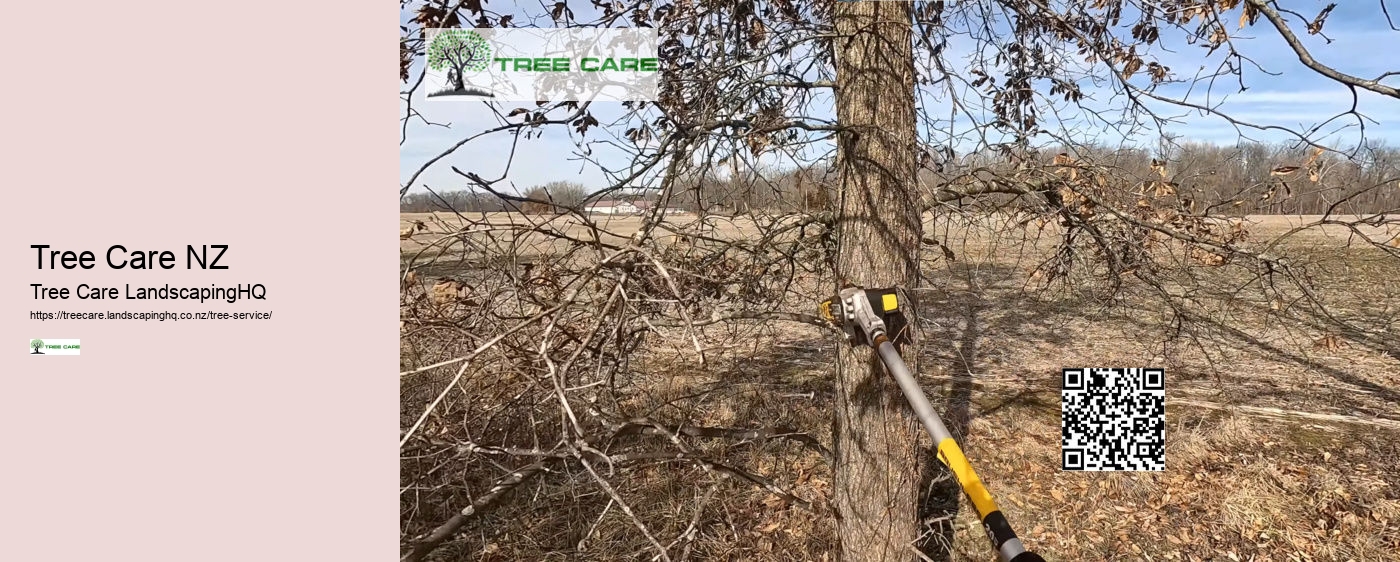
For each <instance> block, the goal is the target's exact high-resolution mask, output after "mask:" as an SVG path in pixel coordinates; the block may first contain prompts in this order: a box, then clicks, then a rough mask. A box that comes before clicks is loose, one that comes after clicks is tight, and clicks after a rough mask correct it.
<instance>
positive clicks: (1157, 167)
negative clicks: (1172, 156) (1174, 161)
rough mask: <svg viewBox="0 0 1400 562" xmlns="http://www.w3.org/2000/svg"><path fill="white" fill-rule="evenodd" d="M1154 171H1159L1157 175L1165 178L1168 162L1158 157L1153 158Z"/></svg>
mask: <svg viewBox="0 0 1400 562" xmlns="http://www.w3.org/2000/svg"><path fill="white" fill-rule="evenodd" d="M1152 171H1154V172H1157V175H1159V176H1162V177H1163V178H1165V177H1167V165H1166V163H1165V162H1162V161H1161V160H1158V159H1156V158H1153V159H1152Z"/></svg>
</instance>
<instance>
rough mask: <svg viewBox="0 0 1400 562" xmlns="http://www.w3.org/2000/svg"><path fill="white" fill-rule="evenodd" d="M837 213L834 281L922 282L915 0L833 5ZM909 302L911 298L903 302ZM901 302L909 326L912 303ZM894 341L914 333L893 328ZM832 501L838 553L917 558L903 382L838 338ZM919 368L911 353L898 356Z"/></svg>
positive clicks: (914, 453)
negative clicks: (916, 149)
mask: <svg viewBox="0 0 1400 562" xmlns="http://www.w3.org/2000/svg"><path fill="white" fill-rule="evenodd" d="M834 10H835V12H834V14H835V24H836V30H837V33H838V35H839V37H838V38H837V39H835V45H834V47H835V57H836V80H837V91H836V115H837V121H838V123H839V124H840V125H841V126H842V127H844V128H845V129H846V130H844V131H843V132H842V134H841V140H840V143H841V144H840V147H839V149H838V153H837V157H838V169H839V170H840V176H839V177H840V181H841V201H840V209H841V215H840V217H839V220H838V225H837V228H838V233H837V237H838V238H837V243H838V246H839V248H838V250H837V263H836V274H837V278H838V280H840V281H842V282H845V283H850V284H855V285H859V286H862V287H866V288H870V289H875V288H887V287H892V286H908V285H909V284H911V283H913V282H915V281H916V280H917V279H918V249H919V240H920V239H921V237H922V230H923V228H922V220H921V218H922V212H921V210H920V208H919V201H920V198H919V196H918V192H917V187H916V183H915V181H914V180H915V173H916V171H917V170H916V167H915V159H914V147H915V142H916V138H917V137H916V134H915V128H914V119H915V117H914V72H913V50H912V34H911V28H910V19H911V14H910V4H909V3H907V2H841V3H837V4H836V5H835V7H834ZM906 300H907V299H906ZM907 304H909V305H911V306H910V307H909V308H908V309H907V310H906V317H907V318H908V320H909V323H908V325H909V326H910V327H912V326H915V325H916V324H917V322H916V321H915V318H913V316H912V315H913V308H912V303H907ZM891 336H892V338H891V339H892V340H893V341H894V342H895V344H896V346H898V347H900V348H901V351H903V349H902V348H904V347H905V344H907V343H908V341H909V336H910V334H908V333H907V332H906V333H901V334H891ZM838 349H839V351H838V353H837V355H838V356H837V383H836V401H837V407H836V420H835V433H836V434H835V439H834V443H835V445H836V450H835V457H836V463H835V490H834V492H835V498H834V500H835V505H836V509H837V517H838V521H837V531H838V533H839V535H840V540H841V556H842V559H843V560H847V561H852V562H854V561H860V562H867V561H869V562H878V561H890V560H900V561H909V560H912V559H914V558H915V554H914V548H913V544H914V542H915V539H916V537H917V535H918V529H919V525H918V512H917V505H918V502H917V495H918V493H919V480H920V469H921V467H920V463H919V461H920V455H919V451H920V437H919V433H917V427H918V426H917V422H916V420H915V419H914V417H913V416H912V415H911V414H910V413H909V407H908V405H907V404H906V403H905V400H904V397H903V395H902V394H901V393H900V390H899V387H898V385H897V384H896V383H895V382H894V381H893V380H891V379H890V377H889V376H888V374H886V373H885V372H884V369H883V368H882V367H881V366H880V364H879V359H878V357H876V356H875V355H874V354H873V353H872V351H871V350H870V348H869V347H851V346H847V345H841V346H839V348H838ZM905 357H906V360H908V361H910V367H911V370H912V369H913V367H914V364H913V361H912V360H913V357H912V354H905Z"/></svg>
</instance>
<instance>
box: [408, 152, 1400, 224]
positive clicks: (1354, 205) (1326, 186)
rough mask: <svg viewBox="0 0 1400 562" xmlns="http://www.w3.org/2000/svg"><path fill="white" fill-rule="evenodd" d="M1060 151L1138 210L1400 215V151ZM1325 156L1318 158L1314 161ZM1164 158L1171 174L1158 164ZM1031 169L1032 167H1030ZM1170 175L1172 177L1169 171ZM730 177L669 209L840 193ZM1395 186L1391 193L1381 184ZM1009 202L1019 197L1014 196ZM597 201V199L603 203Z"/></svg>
mask: <svg viewBox="0 0 1400 562" xmlns="http://www.w3.org/2000/svg"><path fill="white" fill-rule="evenodd" d="M1058 154H1067V155H1069V156H1070V157H1072V158H1074V159H1076V160H1077V161H1079V162H1080V163H1081V164H1082V165H1087V166H1093V167H1095V168H1096V169H1100V170H1106V171H1108V174H1109V175H1110V176H1111V177H1112V178H1114V180H1115V182H1116V183H1120V184H1121V185H1122V187H1123V189H1122V190H1121V197H1117V198H1115V199H1116V200H1114V201H1108V203H1113V204H1117V205H1132V204H1133V203H1134V201H1135V200H1136V198H1137V197H1138V195H1137V192H1138V190H1139V186H1141V185H1142V182H1145V181H1155V180H1162V179H1165V181H1167V182H1170V183H1171V184H1172V186H1173V187H1174V188H1175V190H1176V192H1177V194H1178V195H1180V196H1181V197H1183V198H1189V199H1191V200H1193V201H1195V202H1196V204H1197V206H1198V207H1199V208H1205V207H1209V206H1215V207H1217V208H1216V209H1215V210H1214V211H1213V212H1214V213H1215V214H1224V215H1243V214H1306V215H1311V214H1322V213H1325V212H1327V211H1328V210H1329V208H1332V209H1331V210H1332V211H1333V212H1334V213H1343V214H1353V213H1374V212H1386V211H1393V210H1395V209H1400V184H1398V183H1397V182H1400V148H1392V147H1388V146H1385V145H1383V144H1378V143H1372V144H1371V145H1369V146H1367V147H1365V148H1363V149H1362V150H1361V151H1359V153H1357V155H1356V156H1355V158H1351V159H1348V158H1346V157H1344V156H1342V155H1339V154H1336V153H1333V152H1323V153H1321V154H1317V151H1316V149H1313V148H1311V147H1290V146H1286V145H1278V144H1274V145H1270V144H1263V143H1245V144H1241V145H1238V146H1217V145H1212V144H1205V143H1192V142H1184V143H1163V146H1162V147H1161V148H1160V149H1158V150H1145V149H1132V148H1104V147H1087V148H1086V147H1077V148H1074V149H1069V148H1048V149H1040V150H1037V151H1035V152H1034V153H1033V154H1030V155H1029V158H1028V159H1029V160H1031V161H1034V162H1039V163H1040V164H1041V165H1044V166H1051V165H1053V162H1054V158H1055V156H1056V155H1058ZM1314 155H1316V156H1314ZM952 156H953V157H952V158H949V157H948V155H946V153H945V154H937V153H932V152H931V153H930V156H929V157H928V158H926V159H925V162H924V168H923V169H922V170H921V172H920V177H919V182H920V184H921V187H922V188H923V189H924V191H925V192H926V194H928V195H929V196H932V195H934V194H936V193H938V192H939V191H940V190H941V189H942V188H943V187H944V186H945V185H948V184H949V182H957V181H958V180H959V178H962V177H966V176H968V175H970V174H973V173H974V172H977V171H979V170H981V171H984V172H987V171H989V172H993V173H998V174H1004V175H1011V174H1015V173H1016V167H1017V166H1018V165H1017V164H1015V163H1014V161H1013V160H1012V159H1011V158H1009V157H1007V156H1006V155H1001V154H990V153H980V154H971V155H964V156H958V155H952ZM1154 161H1156V162H1159V163H1162V164H1163V165H1164V166H1163V168H1154V167H1153V163H1154ZM1020 166H1024V164H1022V165H1020ZM1163 169H1164V170H1165V178H1163V176H1162V175H1161V170H1163ZM727 172H728V173H725V174H723V176H724V177H719V176H720V174H715V175H713V176H708V175H692V176H687V177H683V178H679V179H678V180H677V182H676V183H677V185H676V187H677V189H676V190H675V191H674V194H673V196H672V198H671V200H670V201H669V202H668V206H669V207H676V208H680V209H684V210H687V211H691V212H698V211H703V212H707V213H722V214H729V213H736V212H740V213H742V212H763V213H785V212H793V211H805V212H815V211H820V210H825V209H830V208H831V207H832V205H833V201H834V195H835V193H836V189H835V188H836V185H835V184H836V182H835V174H834V173H833V170H832V169H831V167H830V166H827V165H818V166H812V167H804V168H797V169H784V170H743V169H740V170H738V173H737V174H736V173H734V172H733V171H727ZM1382 184H1385V185H1384V187H1380V188H1377V187H1376V186H1378V185H1382ZM590 193H591V191H590V190H589V189H588V188H586V187H585V186H582V185H579V184H576V183H571V182H551V183H549V184H545V185H542V186H536V187H533V188H531V189H529V190H527V191H526V193H525V195H526V196H528V197H530V198H533V199H540V200H550V201H554V202H555V203H557V204H559V205H563V206H569V207H577V206H578V205H580V204H581V203H582V202H583V201H584V200H585V199H586V198H587V197H588V196H589V195H590ZM1008 198H1009V197H1008ZM594 199H596V198H594ZM616 199H626V200H629V201H637V200H647V201H655V200H656V197H655V196H646V195H632V196H626V197H616ZM520 208H522V206H521V204H519V203H511V202H507V201H503V200H501V199H500V198H498V197H496V196H494V195H491V194H489V193H481V192H473V191H465V190H462V191H449V192H445V193H440V194H437V195H435V194H431V193H412V194H408V195H406V196H405V197H404V198H403V199H402V200H401V202H400V205H399V209H400V211H401V212H431V211H448V210H455V211H458V212H493V211H505V210H513V209H520ZM523 210H524V211H525V212H530V213H549V212H553V211H554V210H556V208H555V207H553V206H551V205H536V204H524V205H523Z"/></svg>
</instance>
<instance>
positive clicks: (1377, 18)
mask: <svg viewBox="0 0 1400 562" xmlns="http://www.w3.org/2000/svg"><path fill="white" fill-rule="evenodd" d="M499 1H501V0H497V2H499ZM492 4H494V2H493V3H491V4H488V6H491V5H492ZM570 5H571V7H572V8H573V9H574V10H575V12H576V14H577V15H578V17H579V18H580V19H586V18H587V17H588V15H587V14H586V13H584V11H585V10H586V9H587V8H586V4H581V5H579V6H573V3H571V4H570ZM1324 5H1325V3H1323V2H1312V1H1297V2H1292V3H1286V4H1285V6H1287V7H1289V8H1292V9H1295V10H1296V11H1298V12H1300V13H1304V14H1306V15H1308V16H1309V17H1311V16H1312V15H1313V14H1315V13H1316V11H1317V10H1319V9H1321V7H1322V6H1324ZM1378 6H1379V5H1378V4H1377V3H1375V2H1359V1H1357V2H1338V6H1337V7H1336V9H1334V10H1333V12H1332V14H1331V15H1330V17H1329V18H1328V20H1327V25H1326V27H1325V28H1324V31H1325V33H1326V35H1328V36H1329V37H1331V38H1332V39H1333V42H1332V43H1331V44H1327V43H1326V41H1325V40H1324V39H1323V38H1322V37H1320V36H1311V35H1306V34H1304V33H1303V32H1302V31H1301V30H1299V31H1298V33H1299V34H1300V36H1301V37H1302V40H1303V41H1304V45H1305V46H1306V47H1307V48H1308V49H1309V50H1310V51H1312V53H1313V55H1314V56H1315V57H1316V58H1317V59H1318V60H1319V61H1321V62H1323V63H1325V64H1328V65H1330V66H1332V67H1334V68H1336V69H1337V70H1339V71H1341V72H1345V73H1348V74H1352V75H1355V76H1359V77H1362V78H1374V77H1376V76H1378V75H1380V74H1382V73H1384V72H1387V71H1391V70H1400V64H1396V63H1395V62H1394V61H1400V53H1397V51H1400V47H1395V46H1394V45H1400V32H1395V31H1391V30H1390V29H1389V26H1388V24H1387V23H1386V21H1385V19H1384V17H1383V16H1382V15H1381V14H1380V11H1379V9H1378ZM492 7H493V8H494V9H496V10H502V9H503V6H492ZM405 14H407V12H405V13H404V14H401V20H406V19H408V18H409V17H411V15H405ZM1396 15H1397V16H1400V13H1397V14H1396ZM1124 19H1125V20H1131V16H1130V15H1126V14H1125V18H1124ZM1236 20H1238V9H1237V11H1236V14H1234V18H1233V19H1231V18H1227V21H1236ZM401 23H403V22H402V21H401ZM521 23H522V22H520V21H517V24H521ZM1397 23H1400V22H1397ZM536 25H538V26H541V27H549V26H550V25H551V24H550V23H549V22H548V21H547V20H546V21H542V22H537V23H536ZM1229 28H1230V31H1231V33H1232V39H1233V40H1234V41H1235V43H1236V45H1237V46H1238V48H1239V49H1240V50H1241V51H1242V52H1244V53H1245V54H1246V55H1247V56H1250V57H1251V58H1252V59H1253V62H1254V63H1257V64H1258V65H1259V66H1260V67H1262V68H1263V69H1264V70H1265V71H1267V73H1266V72H1262V71H1260V70H1259V69H1257V68H1254V67H1253V66H1248V67H1247V68H1246V70H1245V73H1244V76H1245V84H1246V85H1247V86H1248V87H1249V90H1248V91H1246V92H1243V93H1236V92H1237V91H1238V82H1237V81H1235V80H1233V77H1230V81H1228V82H1226V80H1227V79H1221V81H1220V82H1218V83H1217V84H1216V85H1215V87H1214V89H1213V91H1211V92H1210V93H1209V101H1210V105H1215V104H1218V103H1221V102H1222V100H1224V101H1223V105H1222V106H1221V107H1220V109H1221V110H1222V111H1225V112H1227V113H1229V114H1230V115H1231V116H1233V117H1235V118H1237V119H1240V120H1246V121H1251V122H1255V123H1258V124H1261V125H1278V126H1285V127H1291V128H1294V129H1297V130H1306V129H1308V128H1311V127H1312V126H1314V125H1317V124H1319V123H1321V122H1322V121H1325V120H1327V119H1329V118H1331V117H1333V116H1334V115H1336V114H1338V113H1340V112H1342V111H1345V110H1346V109H1348V108H1349V107H1350V105H1351V102H1352V96H1351V94H1350V92H1349V91H1348V89H1347V88H1346V87H1345V86H1343V85H1341V84H1338V83H1336V82H1333V81H1331V80H1330V79H1327V78H1325V77H1322V76H1320V75H1317V74H1316V73H1314V72H1312V71H1311V70H1309V69H1307V68H1306V67H1304V66H1303V64H1302V63H1301V62H1299V60H1298V58H1297V56H1296V55H1295V54H1294V53H1293V51H1292V50H1290V49H1289V48H1288V47H1287V45H1285V44H1284V43H1283V41H1282V39H1280V38H1279V37H1278V36H1277V32H1275V31H1274V30H1273V28H1272V26H1270V25H1269V24H1268V22H1267V21H1265V20H1263V19H1261V20H1260V21H1259V23H1258V24H1256V25H1255V26H1254V27H1252V28H1247V29H1245V30H1242V31H1240V30H1235V29H1234V26H1233V25H1231V26H1229ZM1163 39H1164V41H1165V42H1166V43H1167V45H1166V46H1167V47H1168V48H1170V49H1172V50H1174V51H1175V52H1167V51H1164V50H1162V49H1160V48H1158V49H1154V50H1153V51H1152V52H1151V55H1153V56H1154V57H1155V59H1156V60H1158V61H1161V62H1162V63H1163V64H1165V65H1166V66H1168V67H1170V68H1171V71H1172V73H1173V74H1174V75H1176V76H1177V77H1190V76H1192V75H1195V74H1196V73H1197V70H1198V69H1200V68H1201V67H1202V66H1203V65H1204V66H1206V67H1207V68H1206V70H1205V71H1206V72H1209V71H1210V70H1212V69H1214V68H1215V67H1216V66H1217V65H1218V64H1219V63H1220V62H1221V61H1222V60H1224V56H1223V52H1222V51H1223V49H1222V50H1221V51H1217V52H1216V54H1215V55H1214V56H1212V57H1210V58H1209V59H1205V58H1204V57H1203V56H1202V54H1203V53H1204V52H1205V50H1204V49H1202V48H1201V47H1198V46H1192V45H1186V44H1185V43H1184V42H1182V41H1180V40H1174V38H1173V37H1171V36H1168V35H1166V33H1165V32H1164V38H1163ZM1387 45H1390V46H1387ZM948 49H949V57H950V59H951V60H952V62H953V63H954V64H956V63H957V61H958V60H960V58H961V57H963V56H966V55H967V54H970V52H969V51H968V49H970V47H966V46H960V45H958V44H956V43H952V44H950V45H949V47H948ZM960 49H961V50H960ZM950 70H953V71H955V72H956V71H957V69H955V68H954V69H950ZM417 72H418V69H417V68H415V69H414V77H415V78H416V75H417ZM1136 81H1137V79H1135V82H1136ZM1386 83H1387V84H1391V85H1400V76H1394V77H1391V79H1388V80H1387V81H1386ZM1080 85H1081V87H1083V88H1085V92H1086V93H1087V94H1089V95H1090V96H1091V97H1092V98H1094V99H1093V100H1091V101H1089V102H1087V103H1088V104H1089V105H1090V106H1091V107H1100V108H1109V107H1115V106H1117V105H1118V104H1119V102H1121V99H1113V98H1112V95H1113V94H1112V92H1111V91H1110V90H1108V89H1106V88H1102V87H1094V86H1093V85H1091V84H1090V83H1089V82H1088V81H1081V83H1080ZM404 89H405V90H406V89H407V86H404ZM421 90H422V89H421V88H420V91H419V92H418V93H417V94H415V96H414V107H415V109H417V110H419V111H421V112H422V114H423V115H424V116H425V117H426V118H428V119H429V120H431V121H433V122H437V123H447V124H450V127H441V126H427V125H423V124H422V123H421V122H420V121H418V120H416V119H415V120H413V121H411V122H410V125H409V128H408V140H407V141H406V142H404V143H403V144H402V145H401V149H400V181H401V182H405V181H407V180H408V178H409V177H410V176H411V175H412V174H413V173H414V172H415V171H417V170H418V169H419V168H420V167H421V166H422V165H423V164H424V163H425V162H426V161H427V160H429V159H431V158H433V157H434V156H437V155H439V154H441V153H442V152H443V151H444V150H445V149H447V148H448V147H450V146H452V145H453V144H455V143H457V142H459V141H461V140H462V139H464V138H466V137H469V136H471V135H474V134H477V133H480V132H482V131H483V130H485V129H488V128H492V127H496V126H498V125H500V124H501V123H502V121H501V120H500V119H498V118H497V116H496V111H492V109H491V107H490V106H488V105H487V104H486V103H484V102H436V101H435V102H426V101H425V100H424V99H423V97H422V95H423V92H422V91H421ZM1186 91H1187V90H1186V89H1185V87H1183V86H1173V87H1170V88H1167V89H1164V90H1162V91H1161V93H1163V94H1165V95H1169V96H1174V97H1179V96H1182V95H1185V93H1186ZM1189 99H1190V101H1192V102H1197V103H1202V104H1205V103H1206V102H1207V99H1208V98H1207V94H1206V92H1205V91H1204V88H1203V87H1202V86H1200V85H1198V86H1196V87H1195V88H1194V89H1193V90H1192V95H1191V97H1190V98H1189ZM920 103H921V104H922V105H924V107H926V108H927V109H928V111H929V112H930V113H932V114H934V115H940V114H941V115H948V114H949V111H948V108H949V107H950V105H949V101H948V100H946V99H941V96H937V95H933V94H932V93H930V94H926V95H923V96H921V100H920ZM520 105H533V104H512V103H501V104H497V105H496V107H497V111H499V112H500V113H501V114H504V113H506V112H508V111H510V109H512V108H514V107H516V106H520ZM400 107H401V108H402V107H403V103H402V102H400ZM1156 108H1157V109H1161V110H1162V114H1164V115H1170V116H1172V117H1178V118H1179V119H1180V121H1181V123H1180V124H1174V125H1170V126H1168V127H1167V130H1168V131H1169V132H1171V133H1174V134H1178V135H1181V138H1182V140H1188V139H1189V140H1196V141H1202V142H1210V143H1218V144H1234V143H1236V142H1238V141H1239V140H1240V132H1239V131H1237V130H1236V129H1235V128H1234V127H1233V126H1231V125H1230V124H1229V123H1228V122H1227V121H1225V120H1224V119H1222V118H1220V117H1216V116H1202V115H1197V114H1195V113H1194V112H1190V111H1188V110H1186V109H1182V108H1168V107H1166V106H1163V105H1161V104H1158V105H1157V106H1156ZM1357 108H1358V110H1359V111H1360V112H1361V113H1362V114H1363V115H1366V116H1367V117H1368V118H1370V119H1371V120H1373V121H1374V122H1369V121H1368V122H1367V126H1366V136H1367V138H1368V139H1370V140H1373V141H1374V140H1384V141H1386V142H1387V143H1389V144H1392V145H1394V144H1400V100H1395V99H1391V98H1386V97H1383V96H1380V95H1377V94H1370V93H1368V92H1362V93H1361V94H1360V98H1359V102H1358V106H1357ZM805 113H807V114H808V115H811V116H813V117H818V118H824V119H829V118H830V117H831V115H832V113H831V106H830V101H829V98H828V99H827V100H825V102H824V103H816V104H814V105H813V106H812V107H809V108H806V111H805ZM594 114H595V116H596V117H597V118H598V119H599V120H601V121H602V122H603V123H604V124H606V123H608V121H609V118H615V117H617V116H620V115H622V108H621V104H619V103H616V102H607V103H605V102H595V104H594ZM1061 118H1062V119H1063V120H1064V122H1065V123H1064V127H1066V128H1068V129H1071V130H1074V131H1076V134H1075V136H1076V140H1078V141H1086V140H1098V141H1100V142H1104V143H1107V144H1118V143H1119V142H1122V141H1123V139H1122V137H1121V136H1109V135H1106V134H1103V133H1104V129H1105V128H1104V127H1103V126H1101V125H1099V126H1096V125H1094V124H1093V123H1092V121H1088V120H1086V119H1087V118H1086V116H1085V115H1075V114H1073V113H1070V114H1065V115H1062V116H1061ZM1355 123H1356V120H1355V118H1353V117H1347V118H1344V119H1341V120H1338V121H1336V122H1333V123H1332V124H1331V125H1329V126H1328V127H1326V128H1324V129H1322V133H1321V134H1323V135H1325V136H1322V137H1321V138H1322V140H1323V143H1324V144H1335V145H1339V146H1346V145H1352V144H1354V143H1355V142H1356V140H1357V139H1358V131H1357V130H1356V129H1355ZM1347 124H1350V125H1352V127H1351V128H1349V129H1344V130H1340V131H1339V130H1338V129H1339V128H1341V127H1342V126H1344V125H1347ZM944 125H945V126H946V125H947V123H946V122H945V123H944ZM967 126H968V123H967V121H966V120H965V119H961V120H960V119H955V120H953V121H952V128H953V130H955V131H957V130H963V129H966V128H967ZM1047 128H1049V129H1051V130H1055V129H1057V128H1058V127H1056V126H1048V127H1047ZM1151 132H1152V133H1155V131H1151ZM1243 132H1244V134H1245V135H1247V136H1248V137H1249V138H1251V139H1253V140H1261V141H1274V140H1281V139H1284V138H1286V137H1284V136H1282V135H1280V134H1278V133H1271V132H1260V131H1253V130H1244V131H1243ZM1327 133H1332V134H1330V135H1327ZM606 136H607V133H606V132H604V131H599V130H597V129H595V130H593V131H590V134H589V140H593V141H597V140H601V139H603V138H606ZM932 138H934V139H940V138H946V136H944V137H940V135H939V134H935V135H933V137H932ZM1136 142H1138V143H1141V144H1152V143H1154V142H1155V140H1153V139H1150V138H1148V137H1146V136H1144V137H1141V138H1138V139H1136ZM511 150H512V138H511V137H510V136H509V135H506V134H495V135H490V136H487V137H484V138H481V139H478V140H474V141H472V142H470V143H468V144H467V145H465V146H464V147H463V148H462V149H459V150H458V151H457V152H455V153H453V154H452V155H449V156H447V157H446V158H444V159H442V160H440V161H439V162H437V163H436V164H435V165H434V166H432V167H430V168H429V169H428V170H426V171H425V172H423V173H422V174H421V175H420V176H419V178H418V180H417V181H416V182H415V183H414V186H413V188H412V189H411V191H415V192H416V191H421V190H422V185H424V184H426V185H428V186H431V187H432V188H433V189H435V190H452V189H460V188H462V187H464V186H465V183H464V180H463V179H461V178H460V177H459V176H458V175H457V174H456V173H454V172H453V171H452V170H451V168H450V166H452V165H456V166H458V167H459V168H461V169H463V170H467V169H472V170H477V171H479V172H481V173H483V175H485V176H487V177H496V176H502V175H504V176H506V177H507V178H508V180H509V183H511V184H512V185H513V186H514V187H515V188H516V189H517V190H520V191H523V190H524V189H526V188H528V187H530V186H533V185H538V184H542V183H546V182H549V181H554V180H570V181H577V182H580V183H583V184H585V185H587V186H589V187H590V188H595V189H596V188H602V187H605V186H607V185H608V183H609V182H608V181H607V178H606V177H605V176H604V174H603V173H601V172H600V171H598V169H597V166H596V165H595V164H593V163H588V162H583V161H581V159H580V158H579V157H578V156H577V155H575V153H577V152H579V151H580V150H581V148H580V146H579V144H578V142H576V139H574V138H571V131H569V130H567V129H565V128H563V127H553V128H547V130H545V131H543V134H542V135H541V136H539V137H537V138H531V139H521V140H520V141H519V144H518V145H516V146H515V157H514V160H513V163H512V164H511V167H510V169H509V170H507V169H506V167H505V162H506V161H507V159H508V155H509V154H510V152H511ZM588 150H590V151H591V152H592V154H591V156H590V157H591V158H593V159H596V160H597V161H598V162H601V163H603V164H605V165H609V166H613V167H616V166H619V165H623V164H625V160H624V159H621V158H619V155H621V154H622V153H621V152H619V151H615V150H613V151H610V150H608V148H607V145H605V144H601V143H596V142H595V143H593V144H591V145H589V146H588Z"/></svg>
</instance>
